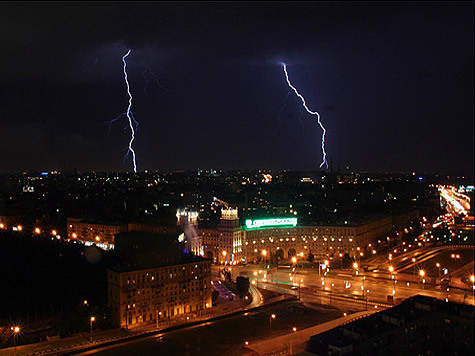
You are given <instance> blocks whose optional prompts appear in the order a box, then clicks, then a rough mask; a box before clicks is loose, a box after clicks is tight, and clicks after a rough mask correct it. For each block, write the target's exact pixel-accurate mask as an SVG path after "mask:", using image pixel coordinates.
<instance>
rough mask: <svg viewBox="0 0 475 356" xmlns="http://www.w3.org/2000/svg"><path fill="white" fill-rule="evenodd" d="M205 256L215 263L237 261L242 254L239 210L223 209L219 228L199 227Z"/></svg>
mask: <svg viewBox="0 0 475 356" xmlns="http://www.w3.org/2000/svg"><path fill="white" fill-rule="evenodd" d="M199 235H200V238H201V244H202V250H203V256H204V257H206V258H208V259H210V260H212V261H213V262H215V263H221V262H226V261H227V262H231V261H235V260H236V259H237V258H238V257H239V256H240V255H241V254H242V239H241V227H240V225H239V217H238V210H237V209H234V208H223V209H221V220H220V222H219V225H218V227H217V228H199Z"/></svg>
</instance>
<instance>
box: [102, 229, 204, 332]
mask: <svg viewBox="0 0 475 356" xmlns="http://www.w3.org/2000/svg"><path fill="white" fill-rule="evenodd" d="M179 246H180V245H179V244H178V241H177V240H176V238H175V237H174V236H173V235H172V236H170V235H169V236H163V235H158V234H153V233H144V232H127V233H122V234H119V235H118V236H117V252H118V253H119V255H120V258H121V259H122V262H120V263H119V264H118V265H117V266H115V267H113V268H110V269H109V270H108V272H107V274H108V277H107V278H108V304H109V307H110V308H111V312H112V319H113V322H114V324H115V326H116V327H131V326H138V325H141V324H144V323H151V322H153V323H155V322H157V321H159V320H160V319H170V318H174V317H176V316H177V315H183V314H190V315H191V314H193V313H194V314H197V313H201V312H202V311H204V310H206V309H207V308H210V307H211V305H212V302H211V261H209V260H206V259H203V258H201V257H199V256H195V255H193V254H186V253H183V252H182V250H181V248H180V247H179Z"/></svg>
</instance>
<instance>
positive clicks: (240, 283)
mask: <svg viewBox="0 0 475 356" xmlns="http://www.w3.org/2000/svg"><path fill="white" fill-rule="evenodd" d="M236 288H237V290H238V292H239V294H240V295H246V294H247V293H248V292H249V278H247V277H241V276H240V277H237V278H236Z"/></svg>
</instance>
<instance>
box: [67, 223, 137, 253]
mask: <svg viewBox="0 0 475 356" xmlns="http://www.w3.org/2000/svg"><path fill="white" fill-rule="evenodd" d="M127 229H128V227H127V224H121V223H118V222H101V221H91V220H83V219H77V218H68V220H67V231H68V239H70V240H78V241H82V242H84V243H85V244H86V245H92V244H95V245H97V246H98V247H101V248H104V249H113V248H114V242H115V238H114V235H116V234H118V233H121V232H124V231H127Z"/></svg>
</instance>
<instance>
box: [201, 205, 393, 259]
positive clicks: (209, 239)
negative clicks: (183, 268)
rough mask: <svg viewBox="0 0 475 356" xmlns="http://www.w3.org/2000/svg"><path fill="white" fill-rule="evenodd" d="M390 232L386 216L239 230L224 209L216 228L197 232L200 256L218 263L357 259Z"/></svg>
mask: <svg viewBox="0 0 475 356" xmlns="http://www.w3.org/2000/svg"><path fill="white" fill-rule="evenodd" d="M390 230H391V217H390V216H382V217H377V218H374V219H371V220H366V221H362V222H359V223H356V224H348V223H346V224H342V225H337V226H299V225H298V219H297V218H296V217H292V218H282V219H277V218H271V219H257V220H246V223H245V225H244V226H241V225H240V224H239V219H238V213H237V210H236V209H229V208H228V209H223V210H222V216H221V221H220V224H219V225H218V226H217V227H214V228H210V227H206V228H200V229H199V232H200V236H201V242H202V244H203V250H204V256H206V257H208V258H209V259H211V260H213V261H214V262H215V263H220V262H233V261H239V260H241V259H245V260H247V261H256V260H258V259H260V258H263V257H264V258H268V257H270V256H271V255H273V254H276V255H277V256H279V257H280V258H287V257H291V256H295V255H298V256H301V257H304V256H305V257H307V256H308V255H309V254H310V253H311V254H313V255H315V256H317V257H322V258H323V257H332V256H336V255H338V256H339V255H340V254H344V253H348V254H349V255H350V256H357V255H358V256H360V255H361V254H362V253H363V250H364V249H365V248H366V247H367V245H368V244H370V243H372V242H373V241H375V240H376V239H378V238H381V237H383V236H386V234H387V233H388V232H389V231H390Z"/></svg>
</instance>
